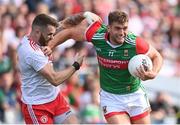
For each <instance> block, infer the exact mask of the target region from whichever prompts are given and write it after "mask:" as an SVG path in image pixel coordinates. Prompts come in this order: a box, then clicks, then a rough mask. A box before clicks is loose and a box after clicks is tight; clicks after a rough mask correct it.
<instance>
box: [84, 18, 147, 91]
mask: <svg viewBox="0 0 180 125" xmlns="http://www.w3.org/2000/svg"><path fill="white" fill-rule="evenodd" d="M85 36H86V39H87V41H89V42H92V44H93V45H94V47H95V49H96V52H97V59H98V64H99V69H100V86H101V88H102V89H103V90H105V91H107V92H110V93H114V94H127V93H131V92H135V91H137V90H138V88H139V85H140V79H139V78H135V77H133V76H131V75H130V73H129V71H128V62H129V60H130V59H131V58H132V57H133V56H135V55H136V54H145V53H147V52H148V50H149V44H147V43H146V42H145V41H143V40H142V39H141V38H139V37H137V36H136V35H134V34H133V33H131V32H129V33H128V34H127V36H126V38H125V42H124V43H123V44H122V45H112V44H111V43H110V42H109V41H108V32H107V27H106V26H105V25H103V24H101V23H100V22H98V21H96V22H94V23H93V24H91V25H90V26H89V27H88V29H87V31H86V33H85Z"/></svg>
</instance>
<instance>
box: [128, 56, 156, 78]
mask: <svg viewBox="0 0 180 125" xmlns="http://www.w3.org/2000/svg"><path fill="white" fill-rule="evenodd" d="M140 66H143V67H144V70H145V71H148V70H152V68H153V64H152V61H151V59H150V58H149V57H148V56H147V55H144V54H139V55H135V56H134V57H132V58H131V59H130V60H129V63H128V70H129V73H130V74H131V75H132V76H134V77H137V76H136V74H137V69H138V68H140Z"/></svg>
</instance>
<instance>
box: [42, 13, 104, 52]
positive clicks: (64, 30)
mask: <svg viewBox="0 0 180 125" xmlns="http://www.w3.org/2000/svg"><path fill="white" fill-rule="evenodd" d="M95 21H100V22H102V20H101V18H100V17H99V16H97V15H96V14H94V13H91V12H85V13H79V14H76V15H73V16H70V17H67V18H66V19H64V20H63V21H61V22H60V27H59V29H58V30H57V33H56V35H55V37H54V39H53V40H51V41H50V42H49V43H48V47H44V48H43V49H42V50H43V52H44V53H45V55H49V54H50V53H51V52H52V50H53V49H54V48H55V47H56V46H57V45H59V44H61V43H63V42H65V41H66V40H68V39H74V40H76V41H85V40H86V38H85V34H84V33H85V31H86V29H87V27H88V26H89V25H90V24H91V23H93V22H95Z"/></svg>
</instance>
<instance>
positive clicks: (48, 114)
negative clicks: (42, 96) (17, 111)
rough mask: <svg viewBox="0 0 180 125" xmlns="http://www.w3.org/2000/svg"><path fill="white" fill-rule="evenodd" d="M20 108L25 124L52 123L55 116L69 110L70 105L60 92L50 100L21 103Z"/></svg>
mask: <svg viewBox="0 0 180 125" xmlns="http://www.w3.org/2000/svg"><path fill="white" fill-rule="evenodd" d="M21 108H22V113H23V116H24V120H25V122H26V124H53V123H54V122H53V118H54V117H55V116H58V115H62V114H64V113H67V112H69V111H70V106H69V105H68V103H67V102H66V100H65V99H64V97H63V96H62V95H61V94H59V95H58V96H57V97H56V99H55V100H54V101H52V102H49V103H45V104H40V105H29V104H24V103H22V105H21ZM64 117H65V115H64Z"/></svg>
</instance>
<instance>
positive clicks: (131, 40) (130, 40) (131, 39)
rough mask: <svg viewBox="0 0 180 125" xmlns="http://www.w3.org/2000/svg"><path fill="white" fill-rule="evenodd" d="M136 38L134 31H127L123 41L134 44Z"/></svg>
mask: <svg viewBox="0 0 180 125" xmlns="http://www.w3.org/2000/svg"><path fill="white" fill-rule="evenodd" d="M136 38H137V36H136V35H135V34H134V33H132V32H128V34H127V36H126V38H125V42H126V43H129V44H131V45H136Z"/></svg>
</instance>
